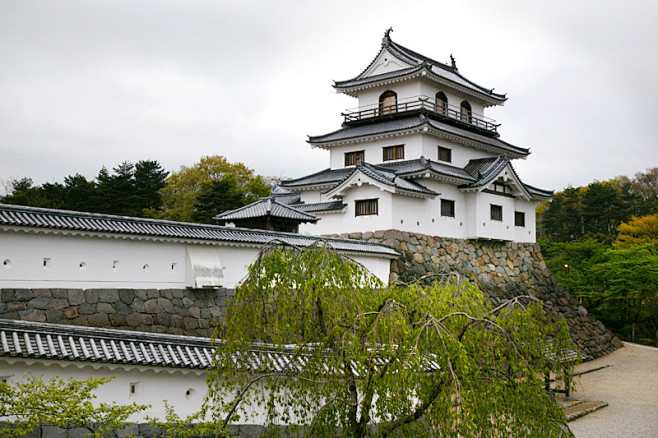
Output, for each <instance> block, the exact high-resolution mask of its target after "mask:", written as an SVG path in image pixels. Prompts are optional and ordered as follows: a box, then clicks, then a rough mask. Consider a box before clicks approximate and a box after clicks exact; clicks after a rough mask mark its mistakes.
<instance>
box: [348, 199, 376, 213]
mask: <svg viewBox="0 0 658 438" xmlns="http://www.w3.org/2000/svg"><path fill="white" fill-rule="evenodd" d="M378 201H379V199H362V200H359V201H354V215H355V216H368V215H372V214H377V213H378Z"/></svg>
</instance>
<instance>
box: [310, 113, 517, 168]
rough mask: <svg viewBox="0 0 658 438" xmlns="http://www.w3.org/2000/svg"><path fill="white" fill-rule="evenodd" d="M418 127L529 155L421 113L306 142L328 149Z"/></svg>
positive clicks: (484, 146)
mask: <svg viewBox="0 0 658 438" xmlns="http://www.w3.org/2000/svg"><path fill="white" fill-rule="evenodd" d="M422 126H428V127H430V128H433V129H434V130H435V132H436V133H438V134H441V135H445V136H450V137H451V138H455V139H459V140H461V141H466V142H469V143H472V144H473V145H480V146H481V149H486V150H491V151H492V152H494V153H506V154H508V155H509V156H510V157H512V158H523V157H526V156H528V155H530V150H529V149H526V148H522V147H519V146H514V145H512V144H510V143H507V142H505V141H503V140H500V139H499V138H496V137H489V136H486V135H482V134H478V133H476V132H472V131H469V130H466V129H462V128H459V127H457V126H452V125H449V124H447V123H443V122H440V121H438V120H433V119H430V118H428V117H425V116H424V115H423V114H420V115H414V116H410V117H403V118H397V119H392V120H385V121H381V122H378V123H368V124H363V125H349V126H345V127H343V128H341V129H339V130H337V131H334V132H330V133H329V134H325V135H316V136H309V138H308V140H307V141H308V142H309V143H311V144H312V145H316V146H319V147H329V146H332V145H333V144H334V143H336V144H339V143H341V142H345V141H347V140H354V139H360V138H363V139H366V138H368V137H370V136H372V135H380V134H387V133H394V132H398V131H405V130H409V129H417V128H420V127H422Z"/></svg>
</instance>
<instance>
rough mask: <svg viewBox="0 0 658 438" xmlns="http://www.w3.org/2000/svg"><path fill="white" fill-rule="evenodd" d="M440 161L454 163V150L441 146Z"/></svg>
mask: <svg viewBox="0 0 658 438" xmlns="http://www.w3.org/2000/svg"><path fill="white" fill-rule="evenodd" d="M439 161H445V162H446V163H452V150H451V149H448V148H444V147H442V146H439Z"/></svg>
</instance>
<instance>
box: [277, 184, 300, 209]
mask: <svg viewBox="0 0 658 438" xmlns="http://www.w3.org/2000/svg"><path fill="white" fill-rule="evenodd" d="M277 189H278V190H281V191H280V192H278V193H272V197H273V198H276V200H277V202H279V203H281V204H286V205H291V204H298V203H299V198H300V195H299V193H292V192H283V191H282V190H283V189H282V188H281V187H279V186H277Z"/></svg>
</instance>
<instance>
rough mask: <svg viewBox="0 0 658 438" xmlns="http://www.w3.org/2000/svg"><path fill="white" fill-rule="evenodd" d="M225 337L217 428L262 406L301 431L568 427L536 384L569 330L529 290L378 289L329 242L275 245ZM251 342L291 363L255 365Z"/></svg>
mask: <svg viewBox="0 0 658 438" xmlns="http://www.w3.org/2000/svg"><path fill="white" fill-rule="evenodd" d="M219 336H221V338H222V341H221V342H218V353H217V354H218V361H219V362H218V363H219V366H218V367H217V368H216V369H214V370H212V372H211V374H210V377H209V385H210V395H209V400H210V402H211V403H212V404H213V405H214V406H215V407H216V409H217V412H218V413H219V414H221V415H222V416H223V418H224V424H225V425H226V424H228V423H230V422H232V421H237V420H238V419H240V420H241V419H244V418H248V417H250V416H254V415H256V414H255V413H256V412H263V411H264V412H265V417H266V423H267V425H270V426H273V425H277V424H289V425H293V429H294V430H297V431H298V432H299V433H300V434H307V435H309V436H335V435H336V434H342V435H344V436H354V437H361V436H371V435H376V436H410V435H413V436H483V437H485V436H521V437H522V436H538V435H541V436H570V435H571V433H570V431H569V430H568V428H567V427H566V426H565V420H564V414H563V412H562V410H561V409H560V407H559V406H558V405H557V404H555V403H554V402H553V401H551V399H550V397H549V396H548V395H547V394H546V393H545V392H544V390H543V385H544V380H543V375H544V374H543V373H544V372H546V371H547V370H548V367H549V360H548V358H547V357H548V356H549V355H548V354H547V351H548V350H549V349H550V348H553V349H554V351H553V353H555V354H554V356H555V357H560V355H559V354H558V351H563V350H564V349H565V348H572V347H571V346H572V343H571V338H570V337H569V332H568V329H567V327H566V323H564V321H561V322H559V323H558V324H557V325H556V326H552V325H549V324H547V323H546V321H545V318H544V316H543V313H542V308H541V305H540V304H538V303H536V302H535V301H534V300H533V299H531V297H519V298H517V299H515V300H513V301H511V302H509V303H506V304H504V305H501V306H499V307H496V308H492V306H491V305H490V303H489V302H488V301H487V300H486V299H485V297H484V296H483V295H482V293H481V292H480V291H479V290H478V289H477V288H476V287H475V286H474V285H472V284H470V283H468V282H466V281H463V280H461V279H459V278H458V277H455V276H448V277H445V278H442V279H441V280H440V281H437V282H435V283H434V285H433V286H431V287H427V288H421V287H418V286H413V285H412V286H408V287H401V286H399V285H394V286H391V287H384V285H383V284H382V283H381V282H380V281H379V280H378V279H377V278H375V277H374V276H372V275H370V274H369V273H368V272H367V270H366V269H365V268H364V267H363V266H361V265H359V264H357V263H355V262H354V261H352V260H351V259H348V258H347V257H345V256H343V255H341V254H338V253H337V252H336V251H334V250H332V249H331V248H330V247H329V246H328V245H324V244H321V243H320V244H318V245H316V246H314V247H312V248H309V249H299V248H292V247H286V246H276V245H275V246H271V247H269V248H268V249H267V250H266V251H265V252H264V253H263V254H262V255H261V257H259V259H258V260H257V261H256V263H254V265H252V267H251V268H250V273H249V276H248V277H247V278H246V279H245V281H244V282H243V283H242V284H241V285H240V286H239V287H238V289H237V291H236V297H235V300H234V302H233V304H232V306H231V308H230V312H229V315H228V318H227V322H226V325H225V327H224V328H223V331H222V332H221V333H220V334H219ZM549 338H552V339H553V341H552V343H551V344H550V346H551V347H549V344H547V340H548V339H549ZM254 343H256V345H258V343H260V345H261V347H260V348H264V349H269V350H270V351H273V352H281V353H285V354H289V355H292V360H291V361H290V362H289V363H288V364H287V365H285V366H283V367H282V368H280V369H278V370H277V369H276V368H275V367H273V366H271V364H270V365H265V366H263V367H262V368H261V369H258V370H254V369H253V366H246V362H245V361H248V360H249V357H250V352H251V351H252V350H253V349H254V348H255V347H254V345H255V344H254ZM569 369H570V366H569V365H566V367H565V370H566V372H568V371H569ZM295 427H299V428H298V429H295Z"/></svg>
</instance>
